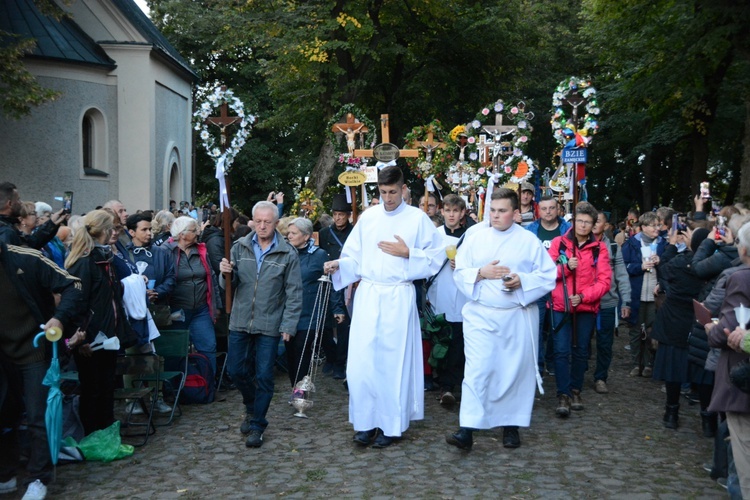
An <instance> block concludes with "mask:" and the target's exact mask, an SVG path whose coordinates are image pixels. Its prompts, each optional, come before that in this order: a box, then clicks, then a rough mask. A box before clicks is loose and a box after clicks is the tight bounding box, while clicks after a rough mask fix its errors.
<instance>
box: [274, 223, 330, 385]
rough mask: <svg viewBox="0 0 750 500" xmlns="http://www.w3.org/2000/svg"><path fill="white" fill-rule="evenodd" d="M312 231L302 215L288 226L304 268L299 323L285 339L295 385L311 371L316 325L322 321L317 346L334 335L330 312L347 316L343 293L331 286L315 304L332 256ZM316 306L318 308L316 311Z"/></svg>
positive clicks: (288, 235)
mask: <svg viewBox="0 0 750 500" xmlns="http://www.w3.org/2000/svg"><path fill="white" fill-rule="evenodd" d="M312 233H313V224H312V222H311V221H310V220H309V219H305V218H302V217H299V218H297V219H294V220H293V221H291V222H290V223H289V226H288V228H287V240H288V241H289V244H290V245H292V246H293V247H295V248H296V249H297V251H298V252H299V263H300V269H301V271H302V314H301V315H300V318H299V322H298V323H297V334H296V335H295V336H294V337H292V338H291V339H290V340H289V341H288V342H286V353H287V366H288V369H289V382H291V384H292V387H294V385H295V384H296V383H297V382H299V381H300V380H302V378H303V377H304V376H305V375H307V373H308V372H309V371H310V363H311V360H312V355H313V352H312V348H313V343H314V342H315V332H316V327H317V325H318V324H320V325H321V327H322V328H321V331H320V332H318V333H319V337H318V339H317V343H318V346H320V344H321V343H322V341H323V339H322V337H323V335H331V329H332V322H331V313H333V316H334V317H335V318H336V321H337V322H339V323H340V322H341V321H343V319H344V304H343V301H342V300H341V298H342V297H341V293H337V292H334V291H333V290H331V295H330V298H329V300H328V302H327V303H326V304H322V305H321V304H318V307H317V308H315V302H316V298H317V296H318V289H319V287H320V282H319V281H318V278H320V277H321V276H322V275H323V264H325V262H326V261H328V260H330V258H329V256H328V253H327V252H326V251H325V250H323V249H322V248H319V247H317V246H315V245H314V240H313V239H312ZM321 300H322V296H321ZM313 309H316V310H315V311H313ZM321 310H322V311H323V314H324V317H322V318H321V317H320V312H321ZM308 332H309V335H308Z"/></svg>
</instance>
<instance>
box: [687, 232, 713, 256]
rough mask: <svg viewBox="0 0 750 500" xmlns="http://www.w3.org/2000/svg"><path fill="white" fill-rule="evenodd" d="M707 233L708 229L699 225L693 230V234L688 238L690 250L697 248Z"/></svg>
mask: <svg viewBox="0 0 750 500" xmlns="http://www.w3.org/2000/svg"><path fill="white" fill-rule="evenodd" d="M709 233H710V231H709V230H708V229H706V228H704V227H699V228H698V229H696V230H695V231H693V236H692V237H691V238H690V250H692V251H693V252H695V251H696V250H698V247H699V246H701V243H703V240H705V239H706V238H708V235H709Z"/></svg>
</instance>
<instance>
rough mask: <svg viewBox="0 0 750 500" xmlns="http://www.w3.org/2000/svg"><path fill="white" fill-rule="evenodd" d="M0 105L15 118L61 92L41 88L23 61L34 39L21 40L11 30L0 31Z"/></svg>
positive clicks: (8, 114)
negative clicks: (0, 40) (0, 42)
mask: <svg viewBox="0 0 750 500" xmlns="http://www.w3.org/2000/svg"><path fill="white" fill-rule="evenodd" d="M0 39H2V40H3V42H4V43H3V44H2V45H0V109H1V110H2V112H3V114H5V115H7V116H10V117H12V118H15V119H20V118H21V117H23V116H25V115H28V114H29V113H31V109H32V108H33V107H35V106H39V105H40V104H43V103H45V102H48V101H54V100H55V99H57V98H58V97H60V95H61V94H60V92H56V91H54V90H51V89H47V88H44V87H43V86H42V85H40V84H39V82H37V81H36V78H34V75H32V74H31V73H29V72H28V70H27V69H26V67H25V66H24V65H23V57H24V55H26V54H28V53H30V52H31V51H32V50H34V45H35V42H34V40H31V39H26V40H21V39H20V38H18V37H17V36H15V35H13V34H12V33H7V32H4V31H0Z"/></svg>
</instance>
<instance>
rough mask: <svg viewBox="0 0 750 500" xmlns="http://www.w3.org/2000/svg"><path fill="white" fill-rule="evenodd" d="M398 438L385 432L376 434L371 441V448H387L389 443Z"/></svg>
mask: <svg viewBox="0 0 750 500" xmlns="http://www.w3.org/2000/svg"><path fill="white" fill-rule="evenodd" d="M398 439H399V438H397V437H391V436H386V435H385V434H382V433H381V434H378V437H376V438H375V442H374V443H372V447H373V448H388V447H389V446H390V445H392V444H393V443H395V442H396V441H398Z"/></svg>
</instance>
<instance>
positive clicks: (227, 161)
mask: <svg viewBox="0 0 750 500" xmlns="http://www.w3.org/2000/svg"><path fill="white" fill-rule="evenodd" d="M200 93H201V91H200V90H199V94H200ZM203 93H204V94H208V95H207V96H206V98H205V100H204V101H203V102H202V103H201V105H200V107H199V108H198V110H197V111H196V112H195V113H193V118H194V120H195V124H194V128H195V130H196V131H198V132H199V134H198V137H200V140H201V144H203V147H204V148H205V149H206V152H207V153H208V156H210V157H211V158H213V159H214V161H217V162H218V161H219V159H221V158H224V169H225V170H229V167H230V166H231V165H232V163H233V162H234V157H235V156H237V153H239V152H240V150H241V149H242V147H243V146H244V145H245V142H246V141H247V136H248V135H250V129H251V128H252V124H253V123H255V116H253V115H249V114H246V113H245V106H244V104H242V101H241V100H240V99H239V98H238V97H237V96H235V95H234V92H232V90H230V89H226V90H223V89H222V88H221V85H218V86H216V87H215V88H214V89H213V90H210V89H204V90H203ZM225 103H226V104H227V106H228V107H229V109H230V110H232V112H234V114H235V116H237V117H238V118H239V119H240V120H239V121H238V122H237V123H236V125H237V132H236V133H235V134H234V137H232V140H231V142H230V143H229V144H228V145H227V146H226V150H225V151H223V152H222V150H221V147H219V146H217V145H216V136H215V134H213V133H212V130H211V128H214V129H218V128H219V127H215V126H214V127H210V124H209V123H208V121H207V120H208V117H209V116H211V115H212V114H214V113H216V110H218V109H219V108H220V107H221V105H222V104H225Z"/></svg>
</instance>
